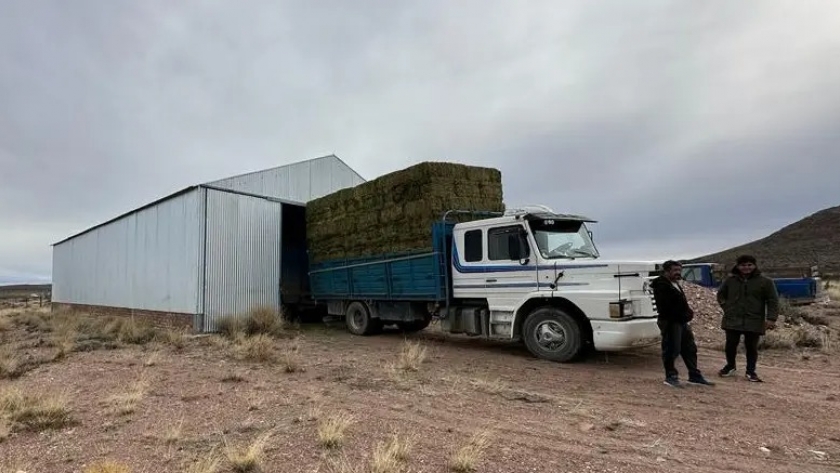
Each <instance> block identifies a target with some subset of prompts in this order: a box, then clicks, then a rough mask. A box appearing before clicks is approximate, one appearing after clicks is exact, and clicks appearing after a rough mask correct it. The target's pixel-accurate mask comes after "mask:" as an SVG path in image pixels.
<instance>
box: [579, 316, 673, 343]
mask: <svg viewBox="0 0 840 473" xmlns="http://www.w3.org/2000/svg"><path fill="white" fill-rule="evenodd" d="M659 340H660V334H659V326H658V325H657V324H656V318H646V319H633V320H625V321H611V320H593V321H592V341H593V344H594V345H595V349H596V350H598V351H620V350H627V349H630V348H636V347H644V346H650V345H653V344H656V343H658V342H659Z"/></svg>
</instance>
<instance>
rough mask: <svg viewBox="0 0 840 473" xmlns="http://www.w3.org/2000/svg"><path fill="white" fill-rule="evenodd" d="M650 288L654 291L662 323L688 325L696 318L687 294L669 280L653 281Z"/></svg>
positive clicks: (660, 277) (662, 278)
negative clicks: (687, 323)
mask: <svg viewBox="0 0 840 473" xmlns="http://www.w3.org/2000/svg"><path fill="white" fill-rule="evenodd" d="M650 287H651V288H652V289H653V299H654V300H655V301H656V311H657V312H658V313H659V320H660V321H662V322H677V323H686V322H690V321H691V319H693V318H694V311H693V310H691V307H690V306H689V305H688V299H686V297H685V293H683V291H681V290H679V289H677V288H676V287H674V284H673V283H672V282H671V281H670V280H669V279H668V278H666V277H665V276H659V277H657V278H656V279H654V280H653V281H651V283H650Z"/></svg>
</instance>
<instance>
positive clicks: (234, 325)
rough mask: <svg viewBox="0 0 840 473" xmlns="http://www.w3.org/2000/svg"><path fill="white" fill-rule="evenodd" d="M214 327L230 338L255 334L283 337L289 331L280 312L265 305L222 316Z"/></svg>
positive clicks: (234, 338) (235, 338)
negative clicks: (245, 311) (237, 313)
mask: <svg viewBox="0 0 840 473" xmlns="http://www.w3.org/2000/svg"><path fill="white" fill-rule="evenodd" d="M216 327H217V330H218V331H219V333H220V334H222V335H223V336H225V337H227V338H229V339H231V340H237V339H239V338H242V337H252V336H255V335H267V336H269V337H276V338H283V337H287V336H289V332H290V330H289V328H290V327H289V326H288V324H287V323H286V319H285V318H284V317H283V314H282V312H280V310H278V309H275V308H272V307H267V306H262V307H256V308H254V309H252V310H251V311H250V312H248V313H246V314H241V315H227V316H224V317H222V318H221V319H219V321H218V322H217V324H216Z"/></svg>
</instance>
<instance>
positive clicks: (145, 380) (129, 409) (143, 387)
mask: <svg viewBox="0 0 840 473" xmlns="http://www.w3.org/2000/svg"><path fill="white" fill-rule="evenodd" d="M150 385H151V380H150V379H149V377H148V375H147V374H146V372H145V371H143V372H141V373H140V376H139V377H138V379H137V380H135V381H134V382H132V383H131V385H130V386H129V389H128V390H127V391H126V392H124V393H120V394H114V395H112V396H111V397H109V398H108V399H107V403H108V404H109V405H110V407H111V409H112V411H113V412H114V413H116V414H118V415H128V414H132V413H134V411H136V410H137V406H138V405H139V404H140V401H142V400H143V398H145V397H146V394H148V391H149V386H150Z"/></svg>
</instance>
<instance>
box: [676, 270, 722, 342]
mask: <svg viewBox="0 0 840 473" xmlns="http://www.w3.org/2000/svg"><path fill="white" fill-rule="evenodd" d="M682 285H683V290H684V291H685V295H686V298H687V299H688V304H689V305H690V306H691V308H692V309H694V321H693V322H692V323H691V326H692V328H693V329H694V336H695V338H697V343H698V344H703V345H710V344H711V345H716V344H718V343H720V342H722V341H723V339H724V336H723V331H722V330H721V328H720V321H721V318H722V317H723V310H721V308H720V305H718V302H717V291H715V290H714V289H709V288H706V287H703V286H700V285H697V284H694V283H691V282H687V281H683V282H682Z"/></svg>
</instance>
